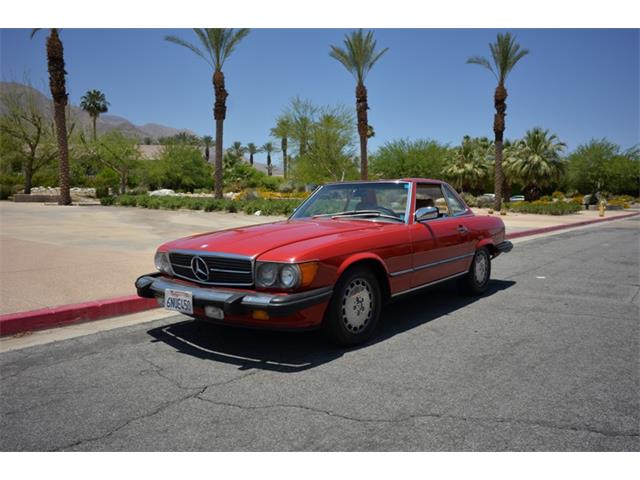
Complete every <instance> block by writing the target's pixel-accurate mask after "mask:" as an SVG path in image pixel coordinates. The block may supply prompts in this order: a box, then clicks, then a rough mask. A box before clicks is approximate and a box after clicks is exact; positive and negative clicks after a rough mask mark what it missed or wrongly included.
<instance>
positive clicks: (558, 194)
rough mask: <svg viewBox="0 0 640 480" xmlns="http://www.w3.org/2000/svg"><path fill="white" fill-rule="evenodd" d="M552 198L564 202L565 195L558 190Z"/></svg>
mask: <svg viewBox="0 0 640 480" xmlns="http://www.w3.org/2000/svg"><path fill="white" fill-rule="evenodd" d="M551 198H555V199H556V200H564V193H562V192H560V191H557V190H556V191H555V192H553V193H552V194H551Z"/></svg>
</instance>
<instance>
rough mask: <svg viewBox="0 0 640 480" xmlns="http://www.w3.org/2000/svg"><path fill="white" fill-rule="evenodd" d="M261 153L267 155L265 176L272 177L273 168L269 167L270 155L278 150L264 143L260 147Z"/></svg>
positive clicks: (269, 143) (268, 143)
mask: <svg viewBox="0 0 640 480" xmlns="http://www.w3.org/2000/svg"><path fill="white" fill-rule="evenodd" d="M261 149H262V151H263V152H265V153H266V154H267V175H269V176H271V175H273V166H272V165H271V154H272V153H274V152H277V151H278V149H277V148H276V147H275V146H274V145H273V143H271V142H267V143H265V144H264V145H263V146H262V147H261Z"/></svg>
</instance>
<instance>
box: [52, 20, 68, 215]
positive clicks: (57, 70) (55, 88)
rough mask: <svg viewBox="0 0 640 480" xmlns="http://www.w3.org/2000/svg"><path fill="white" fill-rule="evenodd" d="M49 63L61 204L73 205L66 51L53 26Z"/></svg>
mask: <svg viewBox="0 0 640 480" xmlns="http://www.w3.org/2000/svg"><path fill="white" fill-rule="evenodd" d="M47 63H48V68H49V87H50V88H51V96H52V97H53V119H54V121H55V124H56V137H57V139H58V156H59V162H58V170H59V176H60V200H59V201H58V203H59V204H60V205H71V192H70V189H69V147H68V145H67V118H66V116H65V109H66V106H67V88H66V84H65V78H64V76H65V73H66V72H65V71H64V52H63V48H62V42H61V41H60V37H59V36H58V29H56V28H52V29H51V34H50V35H49V37H48V38H47Z"/></svg>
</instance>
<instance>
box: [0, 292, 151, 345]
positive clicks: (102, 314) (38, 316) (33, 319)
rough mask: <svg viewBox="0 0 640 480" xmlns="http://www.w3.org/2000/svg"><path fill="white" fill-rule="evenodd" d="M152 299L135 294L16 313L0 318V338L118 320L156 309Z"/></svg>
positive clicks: (0, 316)
mask: <svg viewBox="0 0 640 480" xmlns="http://www.w3.org/2000/svg"><path fill="white" fill-rule="evenodd" d="M157 306H158V303H157V302H156V300H155V299H153V298H140V297H138V296H137V295H129V296H126V297H116V298H109V299H106V300H94V301H92V302H84V303H76V304H71V305H61V306H59V307H47V308H41V309H40V310H31V311H29V312H17V313H9V314H5V315H0V337H5V336H8V335H15V334H16V333H22V332H28V331H31V330H43V329H46V328H53V327H61V326H63V325H71V324H73V323H81V322H90V321H92V320H101V319H103V318H109V317H118V316H121V315H128V314H131V313H137V312H142V311H144V310H150V309H152V308H156V307H157Z"/></svg>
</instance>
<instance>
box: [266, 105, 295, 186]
mask: <svg viewBox="0 0 640 480" xmlns="http://www.w3.org/2000/svg"><path fill="white" fill-rule="evenodd" d="M291 133H292V122H291V118H290V117H289V115H286V114H283V115H280V116H279V117H278V119H277V120H276V126H275V127H273V128H272V129H271V136H272V137H275V138H279V139H280V151H281V152H282V175H283V176H284V178H285V179H286V178H287V175H288V155H287V154H288V152H287V150H288V147H289V137H290V136H291Z"/></svg>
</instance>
